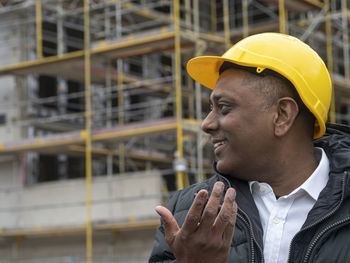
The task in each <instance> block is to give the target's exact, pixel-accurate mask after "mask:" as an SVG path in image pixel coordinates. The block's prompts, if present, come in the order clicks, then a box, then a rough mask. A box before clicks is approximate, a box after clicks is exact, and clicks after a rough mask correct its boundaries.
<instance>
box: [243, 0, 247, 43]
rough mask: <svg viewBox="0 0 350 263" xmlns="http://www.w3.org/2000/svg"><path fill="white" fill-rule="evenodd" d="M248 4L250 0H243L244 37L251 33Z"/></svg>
mask: <svg viewBox="0 0 350 263" xmlns="http://www.w3.org/2000/svg"><path fill="white" fill-rule="evenodd" d="M248 5H249V3H248V0H242V24H243V37H247V36H248V35H249V19H248V18H249V17H248Z"/></svg>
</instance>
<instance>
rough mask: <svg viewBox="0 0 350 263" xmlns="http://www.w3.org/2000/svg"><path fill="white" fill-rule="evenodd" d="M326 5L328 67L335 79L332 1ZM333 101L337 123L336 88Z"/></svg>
mask: <svg viewBox="0 0 350 263" xmlns="http://www.w3.org/2000/svg"><path fill="white" fill-rule="evenodd" d="M325 4H326V6H327V7H326V43H327V67H328V70H329V72H330V74H331V77H333V52H332V21H331V6H330V0H327V1H326V2H325ZM332 94H333V95H332V99H331V111H330V121H331V122H333V123H335V122H336V116H335V94H334V87H333V92H332Z"/></svg>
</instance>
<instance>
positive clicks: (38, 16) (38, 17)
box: [35, 0, 43, 59]
mask: <svg viewBox="0 0 350 263" xmlns="http://www.w3.org/2000/svg"><path fill="white" fill-rule="evenodd" d="M35 24H36V56H37V59H41V58H42V57H43V41H42V37H43V35H42V34H43V33H42V5H41V0H36V2H35Z"/></svg>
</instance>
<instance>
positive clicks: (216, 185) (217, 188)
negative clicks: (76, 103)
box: [214, 183, 224, 191]
mask: <svg viewBox="0 0 350 263" xmlns="http://www.w3.org/2000/svg"><path fill="white" fill-rule="evenodd" d="M223 189H224V184H222V183H216V184H215V187H214V190H215V191H222V190H223Z"/></svg>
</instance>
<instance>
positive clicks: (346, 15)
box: [0, 0, 350, 263]
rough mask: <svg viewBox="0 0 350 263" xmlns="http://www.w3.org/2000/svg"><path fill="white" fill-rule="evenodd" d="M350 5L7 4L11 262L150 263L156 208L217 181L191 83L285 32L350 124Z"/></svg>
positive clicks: (3, 171)
mask: <svg viewBox="0 0 350 263" xmlns="http://www.w3.org/2000/svg"><path fill="white" fill-rule="evenodd" d="M349 8H350V1H349V0H324V1H318V0H173V1H170V0H90V1H89V0H85V1H83V0H72V1H66V0H12V1H11V0H7V1H6V0H1V1H0V262H1V263H4V262H6V263H10V262H11V263H14V262H21V263H29V262H48V263H68V262H69V263H78V262H79V263H80V262H88V263H91V262H96V263H102V262H103V263H105V262H106V263H107V262H118V263H124V262H125V263H126V262H128V263H130V262H133V263H134V262H135V263H136V262H147V259H148V256H149V254H150V252H151V249H152V246H153V238H154V234H155V230H156V228H157V227H158V225H159V217H158V216H157V215H156V213H155V212H154V207H155V206H156V205H159V204H162V203H164V202H166V200H168V198H169V196H170V195H171V194H172V193H173V192H174V191H175V190H177V189H181V188H183V187H184V186H186V185H189V184H192V183H195V182H197V181H200V180H203V179H205V178H207V177H208V176H210V175H211V173H212V161H213V155H212V148H211V145H210V143H209V140H208V137H207V136H206V135H205V134H203V133H202V132H201V130H200V123H201V120H202V119H203V117H204V116H205V114H206V109H207V108H208V97H209V90H207V89H205V88H203V87H201V86H200V85H199V84H198V83H195V82H194V81H193V80H192V79H191V78H190V77H189V76H188V75H187V73H186V62H187V61H188V60H189V59H190V58H192V57H194V56H198V55H221V54H222V53H223V52H224V51H225V50H226V49H227V48H228V47H229V46H231V45H232V44H234V43H236V42H237V41H239V40H240V39H242V37H245V36H248V35H251V34H255V33H260V32H282V33H288V34H291V35H294V36H296V37H298V38H299V39H301V40H303V41H305V42H306V43H308V44H309V45H310V46H312V47H313V48H314V49H315V50H317V52H318V53H319V54H320V56H321V57H322V58H323V59H324V61H325V63H326V64H327V66H328V68H329V70H330V72H331V76H332V80H333V84H334V93H335V96H334V98H333V100H332V107H331V113H330V117H329V118H330V120H331V121H336V122H340V123H345V124H349V122H350V117H349V116H350V63H349V23H350V10H349Z"/></svg>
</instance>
